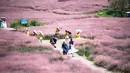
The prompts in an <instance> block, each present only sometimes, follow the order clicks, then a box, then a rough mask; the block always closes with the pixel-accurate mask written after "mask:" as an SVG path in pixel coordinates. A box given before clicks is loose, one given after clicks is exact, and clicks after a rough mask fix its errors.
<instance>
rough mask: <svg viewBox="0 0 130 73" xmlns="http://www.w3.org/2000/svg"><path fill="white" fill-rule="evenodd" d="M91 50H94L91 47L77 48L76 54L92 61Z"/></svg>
mask: <svg viewBox="0 0 130 73" xmlns="http://www.w3.org/2000/svg"><path fill="white" fill-rule="evenodd" d="M93 50H94V49H93V47H84V48H81V49H79V51H78V52H77V54H78V55H80V56H85V57H86V59H88V60H90V61H93V59H92V58H91V57H90V55H91V54H92V52H93Z"/></svg>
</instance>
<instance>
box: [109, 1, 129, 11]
mask: <svg viewBox="0 0 130 73" xmlns="http://www.w3.org/2000/svg"><path fill="white" fill-rule="evenodd" d="M109 2H110V3H109V9H111V10H116V11H117V10H118V11H128V10H129V8H130V0H110V1H109Z"/></svg>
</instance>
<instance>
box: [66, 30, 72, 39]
mask: <svg viewBox="0 0 130 73" xmlns="http://www.w3.org/2000/svg"><path fill="white" fill-rule="evenodd" d="M70 37H71V32H70V31H68V30H65V39H66V41H67V40H68V39H69V38H70Z"/></svg>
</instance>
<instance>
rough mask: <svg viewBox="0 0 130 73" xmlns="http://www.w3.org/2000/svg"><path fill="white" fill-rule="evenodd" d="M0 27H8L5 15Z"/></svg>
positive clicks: (0, 21)
mask: <svg viewBox="0 0 130 73" xmlns="http://www.w3.org/2000/svg"><path fill="white" fill-rule="evenodd" d="M0 28H7V24H6V18H5V17H1V20H0Z"/></svg>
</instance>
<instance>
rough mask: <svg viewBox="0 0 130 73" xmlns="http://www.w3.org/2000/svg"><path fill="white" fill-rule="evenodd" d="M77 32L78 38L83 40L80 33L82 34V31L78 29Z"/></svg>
mask: <svg viewBox="0 0 130 73" xmlns="http://www.w3.org/2000/svg"><path fill="white" fill-rule="evenodd" d="M76 32H77V33H76V38H81V35H80V32H82V30H80V29H77V30H76Z"/></svg>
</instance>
